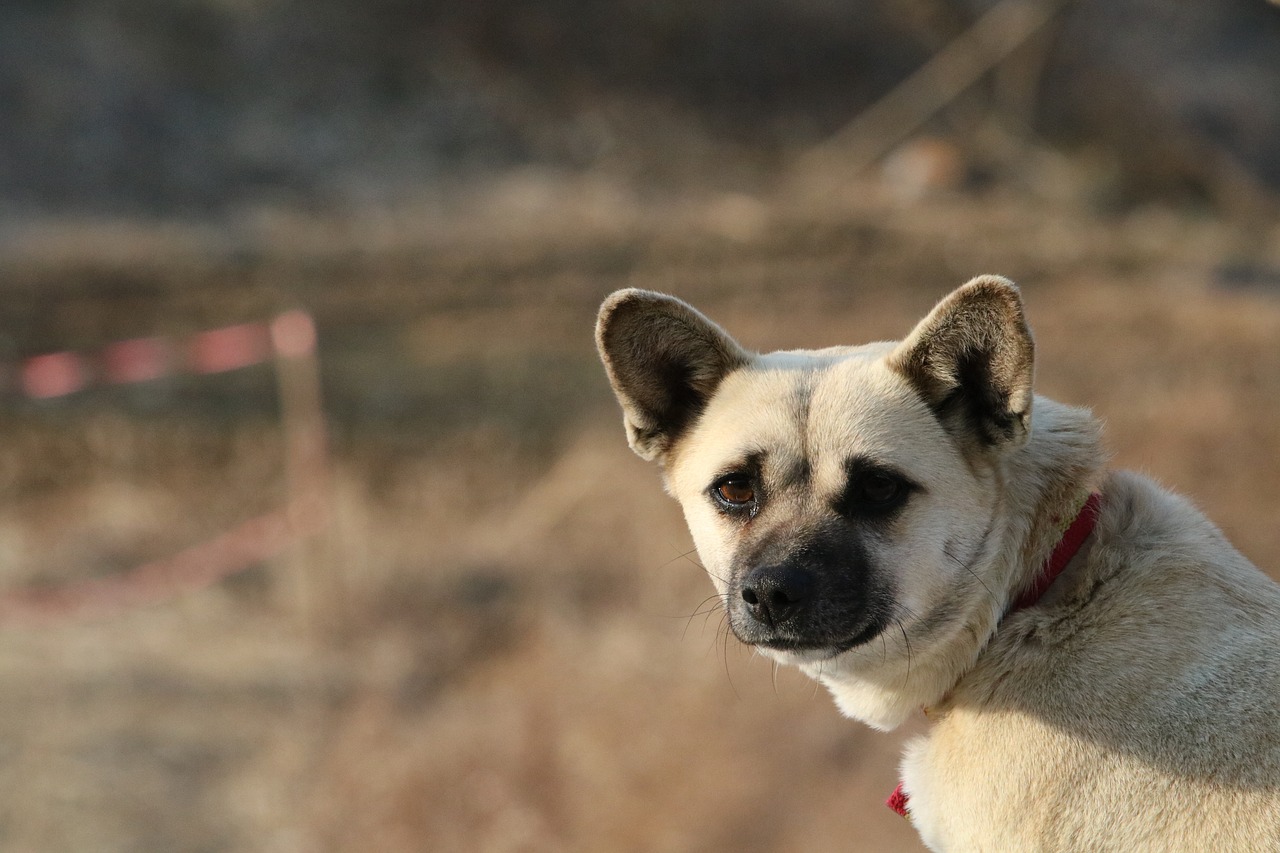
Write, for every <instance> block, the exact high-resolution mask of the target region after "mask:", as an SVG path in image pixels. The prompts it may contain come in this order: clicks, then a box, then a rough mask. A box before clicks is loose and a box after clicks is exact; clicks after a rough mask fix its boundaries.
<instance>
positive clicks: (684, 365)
mask: <svg viewBox="0 0 1280 853" xmlns="http://www.w3.org/2000/svg"><path fill="white" fill-rule="evenodd" d="M596 347H597V348H598V349H599V350H600V358H601V360H603V361H604V369H605V372H606V373H608V374H609V382H610V383H611V384H612V385H613V393H614V394H615V395H616V396H617V398H618V402H619V403H620V404H621V405H622V414H623V423H624V424H625V425H626V429H627V441H628V442H629V443H630V445H631V449H632V450H634V451H635V452H636V453H638V454H639V455H640V456H641V457H643V458H645V459H648V460H657V461H659V462H661V461H663V459H664V458H665V457H666V455H667V453H668V452H669V451H670V450H671V448H672V447H673V446H674V444H675V442H676V440H677V439H679V437H680V435H681V434H682V433H683V432H684V431H685V430H686V429H687V428H688V427H689V426H690V424H692V423H693V421H694V420H695V419H696V418H697V417H698V415H699V414H701V413H702V410H703V409H704V408H705V407H706V405H707V401H708V400H710V399H711V395H712V394H714V393H715V390H716V388H717V386H719V384H720V381H721V380H722V379H724V377H725V375H726V374H728V373H729V372H730V371H732V370H734V369H735V368H738V367H741V366H742V365H744V364H746V363H747V362H748V360H749V358H750V356H749V354H748V353H747V352H746V350H744V349H742V347H740V346H738V344H737V343H736V342H735V341H734V340H733V338H731V337H729V336H728V335H727V334H725V332H724V330H722V329H721V328H720V327H719V326H717V325H716V324H715V323H713V322H711V321H710V320H708V319H707V318H706V317H704V316H703V315H702V314H700V313H699V312H698V311H696V310H695V309H694V308H693V307H692V306H690V305H688V304H686V303H684V302H682V301H680V300H679V299H676V298H675V297H673V296H666V295H664V294H661V293H654V292H652V291H648V290H635V289H628V290H619V291H617V292H616V293H613V294H612V295H610V296H609V298H608V299H606V300H605V301H604V304H603V305H601V306H600V317H599V319H598V320H597V322H596Z"/></svg>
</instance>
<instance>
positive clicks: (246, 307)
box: [0, 176, 1280, 853]
mask: <svg viewBox="0 0 1280 853" xmlns="http://www.w3.org/2000/svg"><path fill="white" fill-rule="evenodd" d="M536 178H537V176H533V177H530V176H524V177H520V178H515V179H512V180H511V181H508V182H506V183H504V184H501V185H500V186H498V187H497V188H496V189H495V190H494V191H493V192H491V193H488V194H486V195H485V196H484V197H483V198H482V199H478V200H475V201H473V202H472V203H470V204H469V205H463V206H460V207H459V208H458V209H457V210H455V211H453V212H452V213H451V214H450V215H449V216H444V215H442V214H429V213H423V214H421V216H418V217H415V216H410V215H404V216H400V217H398V218H388V219H387V220H386V221H366V222H362V223H357V224H352V223H341V222H339V223H326V222H317V221H281V222H274V221H272V222H263V223H259V224H258V225H257V226H256V227H257V228H258V229H259V230H258V231H257V232H255V233H256V234H257V235H258V238H257V239H258V242H257V243H255V244H254V245H253V246H252V247H251V248H252V249H253V250H252V251H241V250H240V249H237V250H236V251H231V250H225V249H224V248H220V244H217V241H211V240H210V239H209V238H208V236H207V235H202V234H200V233H194V232H188V231H182V230H173V229H162V228H134V229H123V230H121V229H115V230H112V229H110V228H107V227H106V226H102V225H96V226H93V225H87V226H83V227H77V228H63V229H51V228H50V229H45V230H44V231H40V232H33V233H32V234H31V235H29V236H28V238H27V239H24V240H23V241H21V242H15V243H14V245H15V246H17V247H19V248H18V249H15V250H14V251H13V252H11V253H10V255H9V256H8V258H7V260H6V269H5V281H6V282H7V283H6V284H5V285H4V286H3V287H4V296H5V299H6V301H7V302H8V305H9V309H8V312H7V316H8V319H7V320H6V321H5V325H4V327H3V328H0V333H3V334H2V335H0V343H3V344H4V345H5V346H7V347H9V348H10V349H12V350H14V351H19V350H22V351H39V350H40V349H42V348H56V347H63V346H70V347H85V348H91V347H93V346H96V345H99V344H101V343H102V342H105V341H107V340H110V339H113V338H120V337H127V336H130V335H138V334H149V333H154V332H173V331H181V330H184V329H195V328H203V327H204V326H207V325H211V324H217V323H223V322H234V321H239V320H244V319H249V318H256V317H262V316H265V315H266V314H267V313H268V312H270V311H273V310H276V309H277V308H279V307H283V306H288V305H296V304H301V305H304V306H306V307H307V308H308V309H309V310H310V311H312V313H313V314H314V315H315V317H316V318H317V322H318V324H319V329H320V341H321V359H322V364H323V371H324V388H325V394H326V403H327V407H328V411H329V416H330V432H331V443H332V455H333V478H332V481H331V489H330V499H331V502H332V506H333V511H334V512H333V517H332V520H331V523H330V524H329V525H328V527H327V528H326V530H325V532H324V533H323V534H322V535H320V536H318V537H316V538H315V539H314V540H312V541H310V542H308V543H307V544H306V545H305V546H303V547H301V548H299V549H297V550H296V551H294V552H291V553H289V554H287V555H285V556H284V557H281V558H279V559H274V560H271V561H268V562H267V563H265V564H263V565H260V566H256V567H254V568H251V569H249V570H248V571H245V572H243V573H240V574H237V575H235V576H233V577H230V578H228V579H226V580H225V581H223V582H221V583H218V584H215V585H213V586H211V587H208V588H206V589H202V590H199V591H195V592H191V593H189V594H185V595H181V596H178V597H175V598H173V599H171V600H169V601H166V602H164V603H161V604H158V605H153V606H147V607H141V608H136V609H131V610H128V611H126V612H123V613H118V614H112V615H106V616H101V617H98V618H94V619H88V620H74V619H73V620H60V621H54V622H53V623H50V624H39V625H32V624H23V623H20V622H15V623H14V624H11V625H8V626H5V627H3V628H0V684H2V685H3V689H2V690H0V707H2V708H3V713H0V803H3V805H0V848H2V849H5V850H15V851H26V850H32V851H34V850H39V851H49V853H55V851H86V850H91V851H138V850H156V851H160V850H163V851H370V850H377V851H427V850H429V851H437V850H438V851H454V850H457V851H472V850H474V851H495V853H496V852H497V851H584V853H585V851H786V850H814V851H825V850H844V851H916V850H920V849H922V848H920V846H919V844H918V842H917V841H916V840H915V838H914V833H913V832H912V831H911V829H910V827H909V826H908V825H907V824H906V823H905V822H903V821H902V820H901V819H899V818H898V817H896V816H895V815H893V814H892V813H890V812H889V811H888V810H887V809H885V808H883V807H882V806H881V805H880V803H881V801H882V800H883V798H884V796H885V795H887V793H888V792H889V790H891V789H892V788H893V786H894V784H895V782H896V771H895V762H896V755H897V752H898V748H899V745H900V742H901V739H902V737H903V736H905V733H895V734H893V735H884V734H878V733H873V732H871V731H870V730H868V729H866V728H864V727H862V726H861V725H860V724H857V723H853V722H850V721H846V720H842V719H841V718H840V717H839V716H838V715H837V713H836V711H835V710H834V708H833V706H832V704H831V703H830V701H829V700H828V698H827V697H826V696H825V695H824V694H823V693H822V692H821V691H818V690H815V689H814V687H813V686H812V685H811V684H809V683H807V682H805V681H804V680H803V679H802V678H801V677H800V676H798V675H796V674H795V673H791V672H786V671H782V672H776V673H775V672H774V671H773V669H772V668H771V666H770V665H769V664H768V663H767V662H765V661H763V660H761V659H757V658H754V657H753V656H752V654H750V653H749V652H747V651H745V650H743V649H742V648H740V647H739V646H738V645H737V644H736V641H734V640H732V639H731V638H727V637H726V635H725V632H724V629H723V626H722V622H721V620H720V617H719V615H718V614H717V613H715V612H713V611H711V609H710V608H709V599H708V596H709V595H710V593H711V589H710V586H709V584H708V583H707V582H706V580H705V578H704V577H703V575H702V572H701V570H700V569H699V568H698V566H697V564H696V562H695V559H694V558H693V555H691V554H690V548H691V544H690V542H689V537H688V535H687V533H686V532H685V530H684V528H683V524H682V520H681V518H680V515H679V512H678V509H677V507H676V506H675V504H674V503H673V502H672V501H670V500H669V499H668V498H666V496H665V495H664V494H663V493H662V490H661V487H660V485H659V482H658V478H657V476H656V473H655V471H654V470H652V469H651V468H650V467H649V466H647V465H646V464H644V463H643V462H641V461H640V460H639V459H637V458H635V457H634V456H633V455H632V454H631V453H630V451H629V450H628V449H627V447H626V444H625V441H624V438H623V434H622V430H621V425H620V421H619V416H618V413H617V412H616V410H615V405H614V402H613V399H612V397H611V396H610V394H609V391H608V389H607V386H606V384H605V381H604V378H603V375H602V372H601V371H600V369H599V367H598V364H597V362H596V358H595V354H594V351H593V349H592V344H591V328H592V324H593V321H594V311H595V307H596V305H597V304H598V303H599V301H600V299H601V298H602V297H603V296H604V295H605V294H606V293H608V292H609V291H610V290H612V289H614V288H616V287H622V286H631V285H635V286H644V287H652V288H657V289H662V290H667V291H670V292H675V293H678V294H680V295H682V296H684V297H686V298H688V299H690V300H691V301H693V302H695V303H696V304H698V305H699V306H700V307H701V308H703V309H704V310H705V311H706V312H707V313H709V314H711V315H712V316H713V317H715V318H717V319H718V320H720V321H721V322H722V323H723V324H724V325H725V326H727V327H728V328H729V329H730V330H732V331H733V332H734V333H735V334H736V335H737V336H738V337H739V339H740V340H742V341H743V342H744V343H745V344H747V345H749V346H753V347H756V348H759V349H769V348H776V347H792V346H824V345H830V344H836V343H845V342H858V341H864V340H869V339H883V338H893V337H898V336H900V335H901V334H903V333H905V331H906V330H907V329H909V328H910V325H911V324H912V323H913V322H914V320H915V319H916V318H917V317H918V316H919V315H921V314H922V313H923V312H924V311H926V310H927V309H928V308H929V307H930V306H931V305H932V303H933V301H934V300H935V299H936V298H937V297H939V296H941V295H942V294H943V293H944V292H945V291H946V290H948V289H949V288H950V287H952V286H954V285H956V284H959V283H960V282H962V281H963V280H965V279H966V278H968V277H969V276H970V275H972V274H975V273H979V272H1000V273H1004V274H1007V275H1009V276H1011V277H1013V278H1014V279H1016V280H1018V281H1019V282H1020V283H1022V285H1023V287H1024V291H1025V294H1026V299H1027V302H1028V305H1029V310H1030V315H1031V319H1032V323H1033V326H1034V327H1035V329H1036V331H1037V335H1038V344H1039V359H1040V360H1039V371H1038V377H1039V385H1040V389H1041V391H1042V392H1043V393H1046V394H1048V395H1050V396H1055V397H1057V398H1059V399H1063V400H1066V401H1070V402H1072V403H1077V404H1083V405H1089V406H1091V407H1093V408H1094V410H1095V411H1096V412H1097V413H1098V414H1099V415H1100V416H1101V417H1103V418H1104V419H1105V420H1106V422H1107V425H1108V435H1109V442H1110V447H1111V448H1112V449H1113V451H1114V454H1115V460H1116V463H1117V464H1119V465H1122V466H1125V467H1130V468H1137V469H1140V470H1144V471H1147V472H1149V473H1151V474H1153V475H1154V476H1156V477H1158V478H1159V479H1161V480H1162V481H1164V482H1165V483H1167V484H1168V485H1170V486H1171V487H1174V488H1176V489H1178V490H1180V491H1183V492H1185V493H1187V494H1189V495H1191V496H1192V497H1193V498H1194V499H1195V500H1196V501H1197V502H1198V503H1199V504H1200V505H1201V506H1203V507H1204V508H1205V509H1206V510H1207V511H1208V512H1209V514H1210V515H1211V516H1212V517H1213V518H1214V519H1216V520H1217V521H1218V523H1219V524H1220V525H1221V526H1222V527H1223V528H1224V529H1225V530H1226V531H1227V533H1228V535H1229V536H1230V537H1231V538H1232V539H1233V541H1234V542H1235V543H1236V544H1237V545H1238V546H1239V547H1240V548H1241V549H1242V550H1243V551H1244V552H1245V553H1246V554H1247V555H1248V556H1249V557H1251V558H1252V559H1254V560H1255V561H1256V562H1257V563H1259V564H1260V565H1262V566H1264V567H1269V568H1270V569H1271V570H1272V572H1273V574H1274V573H1275V572H1276V571H1277V570H1280V535H1278V534H1277V532H1276V531H1277V528H1276V523H1275V519H1276V517H1277V515H1278V511H1280V491H1278V489H1277V482H1278V481H1280V478H1278V477H1277V474H1278V473H1280V345H1277V342H1278V341H1280V298H1277V294H1276V293H1275V292H1268V291H1267V290H1266V288H1265V287H1264V286H1262V285H1265V283H1266V282H1267V281H1274V279H1275V274H1274V272H1270V273H1268V272H1267V271H1268V270H1275V269H1277V268H1278V267H1280V254H1278V253H1280V230H1277V229H1276V228H1275V227H1274V226H1270V225H1265V224H1260V223H1244V224H1239V223H1237V224H1230V223H1224V222H1221V221H1218V220H1215V219H1212V218H1209V217H1207V216H1201V217H1197V216H1194V215H1190V214H1178V213H1173V212H1169V211H1163V210H1158V209H1141V210H1138V211H1136V212H1133V213H1129V214H1124V215H1120V214H1111V215H1108V216H1105V217H1103V216H1100V215H1098V214H1096V213H1092V212H1090V211H1089V210H1088V209H1086V208H1085V207H1083V206H1081V205H1076V204H1065V203H1060V202H1050V201H1045V200H1042V201H1035V200H1031V199H1029V198H1028V197H1025V196H1018V197H1006V196H1004V195H1001V194H998V193H989V194H986V195H982V196H947V197H939V198H933V199H930V200H927V201H925V202H921V203H916V204H910V205H907V204H903V203H899V202H895V201H893V200H892V199H891V198H888V197H885V196H884V195H883V194H882V193H881V192H880V190H879V189H878V187H877V186H876V185H874V184H868V185H867V186H859V187H855V188H853V191H851V193H850V195H849V196H848V198H847V199H845V200H839V201H834V202H833V201H830V200H828V201H827V202H826V203H824V204H816V203H812V204H810V203H805V204H801V203H799V202H798V201H797V200H795V199H794V198H791V197H787V196H785V195H782V194H779V195H778V196H776V197H774V196H769V195H764V196H758V197H748V196H740V195H732V194H730V195H712V194H708V195H704V196H701V197H698V198H694V199H692V200H689V199H676V200H672V199H665V200H662V199H652V198H647V199H646V198H638V197H635V196H634V195H629V194H628V193H626V192H625V191H624V190H622V189H618V188H617V187H613V186H611V185H609V184H608V183H606V182H603V181H600V180H594V179H593V180H592V181H589V182H578V183H576V184H574V183H567V184H564V185H561V184H547V183H545V182H543V183H539V181H538V180H537V179H536ZM549 187H550V189H549ZM264 247H265V248H264ZM1241 270H1243V271H1244V272H1241ZM1259 282H1260V283H1261V284H1260V285H1259V286H1244V287H1241V286H1238V285H1240V284H1241V283H1243V284H1245V285H1251V284H1255V283H1259ZM273 381H274V380H273V378H272V376H271V372H270V370H269V369H267V368H253V369H250V370H247V371H244V374H243V375H241V376H229V377H223V378H220V379H216V380H214V379H210V380H198V381H197V380H175V381H174V382H171V383H168V384H162V385H161V386H159V387H157V388H154V389H147V388H144V387H142V386H138V387H137V388H136V389H133V390H130V391H127V392H126V391H109V390H99V391H94V392H91V393H89V394H88V395H84V396H82V397H81V398H77V399H74V400H68V401H62V402H58V403H50V404H37V403H33V402H30V401H22V400H18V399H16V398H15V399H12V400H11V401H10V403H9V404H6V407H5V410H4V411H3V413H0V423H3V434H4V435H5V439H4V441H3V442H0V494H2V495H3V501H0V572H2V573H3V576H2V577H0V583H3V585H4V586H5V587H6V588H9V589H16V588H20V587H25V586H27V585H30V584H57V583H63V582H67V581H71V580H75V579H78V578H84V577H96V576H104V575H109V574H111V573H113V572H119V571H123V570H126V569H128V568H130V567H131V566H133V565H136V564H137V563H139V562H141V561H143V560H146V559H149V558H153V557H158V556H162V555H164V554H168V553H172V552H174V551H176V550H178V549H180V548H182V547H184V546H187V545H190V544H192V543H195V542H198V541H201V540H202V539H204V538H206V537H208V536H211V535H213V534H216V533H217V532H219V531H220V530H223V529H225V528H227V527H229V526H230V525H232V524H234V523H236V522H238V521H240V520H243V519H244V518H247V517H249V516H251V515H252V514H254V513H255V512H259V511H262V510H264V509H267V508H269V507H271V506H274V505H276V504H277V503H278V502H279V501H280V500H281V499H282V497H283V495H284V489H285V486H284V483H283V481H282V468H281V462H280V458H281V454H282V446H281V438H280V433H279V423H278V418H277V416H276V410H277V401H276V395H275V390H274V385H273Z"/></svg>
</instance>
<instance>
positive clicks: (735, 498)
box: [712, 474, 756, 507]
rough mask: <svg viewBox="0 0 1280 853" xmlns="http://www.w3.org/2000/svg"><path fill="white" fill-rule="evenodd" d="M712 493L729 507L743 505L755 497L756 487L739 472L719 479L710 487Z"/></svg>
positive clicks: (749, 502) (748, 478)
mask: <svg viewBox="0 0 1280 853" xmlns="http://www.w3.org/2000/svg"><path fill="white" fill-rule="evenodd" d="M712 493H713V494H714V495H715V497H716V500H718V501H720V503H722V504H725V505H726V506H730V507H744V506H747V505H749V504H751V503H752V502H754V501H755V499H756V489H755V486H753V485H752V484H751V478H750V477H744V476H742V475H741V474H731V475H730V476H728V477H725V478H724V479H722V480H719V481H718V482H717V483H716V484H715V486H713V487H712Z"/></svg>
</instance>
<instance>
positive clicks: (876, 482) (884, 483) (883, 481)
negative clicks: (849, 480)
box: [861, 474, 902, 504]
mask: <svg viewBox="0 0 1280 853" xmlns="http://www.w3.org/2000/svg"><path fill="white" fill-rule="evenodd" d="M861 486H862V497H863V499H864V500H865V501H866V502H867V503H869V504H887V503H892V502H893V500H894V499H896V498H897V497H898V490H899V489H900V488H901V487H902V484H901V483H899V482H898V481H897V480H895V479H894V478H893V477H890V476H889V475H887V474H871V475H869V476H868V477H866V479H864V480H863V481H862V484H861Z"/></svg>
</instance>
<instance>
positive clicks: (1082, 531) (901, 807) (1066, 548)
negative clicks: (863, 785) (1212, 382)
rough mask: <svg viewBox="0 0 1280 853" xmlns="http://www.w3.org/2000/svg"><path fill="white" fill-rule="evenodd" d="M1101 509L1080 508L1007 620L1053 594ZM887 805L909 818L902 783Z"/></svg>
mask: <svg viewBox="0 0 1280 853" xmlns="http://www.w3.org/2000/svg"><path fill="white" fill-rule="evenodd" d="M1101 506H1102V495H1100V494H1098V493H1097V492H1094V493H1093V494H1091V495H1089V499H1088V500H1086V501H1085V502H1084V506H1082V507H1081V508H1080V512H1079V513H1078V514H1077V515H1076V517H1075V520H1074V521H1072V522H1071V524H1070V525H1069V526H1068V527H1067V529H1066V530H1065V531H1064V532H1063V534H1062V538H1061V539H1060V540H1058V544H1057V546H1056V547H1055V548H1054V549H1053V553H1052V554H1050V555H1049V559H1047V560H1045V561H1044V566H1043V567H1041V569H1040V573H1039V574H1038V575H1036V579H1035V581H1034V582H1033V583H1032V584H1031V586H1029V587H1028V588H1027V590H1026V591H1025V592H1023V593H1022V595H1020V596H1019V597H1018V598H1017V600H1015V601H1014V602H1013V606H1012V607H1010V608H1009V610H1008V611H1007V612H1006V613H1005V615H1006V616H1008V615H1009V614H1010V613H1015V612H1017V611H1019V610H1022V609H1023V608H1026V607H1030V606H1032V605H1033V604H1035V603H1036V602H1037V601H1039V600H1040V599H1041V597H1042V596H1043V595H1044V594H1045V593H1046V592H1048V591H1049V587H1051V586H1052V585H1053V582H1054V581H1055V580H1057V579H1058V575H1060V574H1062V570H1063V569H1065V568H1066V567H1067V563H1070V562H1071V558H1072V557H1074V556H1075V555H1076V554H1078V553H1079V552H1080V547H1081V546H1082V545H1084V542H1085V540H1086V539H1088V538H1089V535H1090V534H1091V533H1093V528H1094V525H1096V524H1097V522H1098V511H1099V509H1100V508H1101ZM884 804H885V805H886V806H888V807H889V808H891V809H893V810H894V811H895V812H897V813H898V814H900V815H902V816H903V817H908V816H909V814H908V813H909V811H910V809H909V806H908V800H907V792H906V791H904V790H902V783H901V782H899V783H898V787H896V788H894V789H893V793H892V794H890V795H889V799H887V800H885V803H884Z"/></svg>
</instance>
